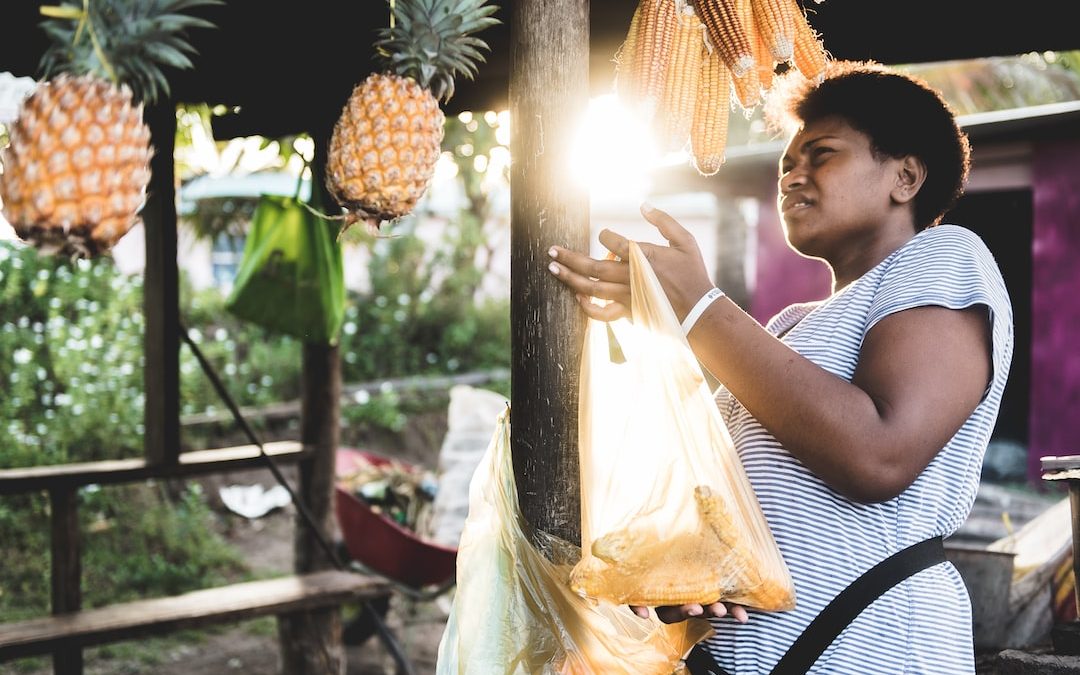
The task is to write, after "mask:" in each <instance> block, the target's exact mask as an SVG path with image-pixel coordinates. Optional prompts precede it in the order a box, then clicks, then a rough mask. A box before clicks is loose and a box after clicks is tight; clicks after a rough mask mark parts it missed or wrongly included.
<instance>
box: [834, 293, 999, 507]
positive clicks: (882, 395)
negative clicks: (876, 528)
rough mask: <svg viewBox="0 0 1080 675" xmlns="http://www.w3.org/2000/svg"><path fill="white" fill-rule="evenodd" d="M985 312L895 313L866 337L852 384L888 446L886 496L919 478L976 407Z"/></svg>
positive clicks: (986, 364)
mask: <svg viewBox="0 0 1080 675" xmlns="http://www.w3.org/2000/svg"><path fill="white" fill-rule="evenodd" d="M990 335H991V323H990V318H989V310H988V308H987V306H986V305H982V304H977V305H972V306H971V307H968V308H966V309H961V310H954V309H949V308H946V307H941V306H921V307H915V308H912V309H906V310H903V311H899V312H895V313H893V314H890V315H888V316H885V317H884V318H882V319H881V320H880V321H878V322H877V323H876V324H875V325H874V326H873V327H872V328H871V329H870V331H869V332H868V333H867V335H866V337H865V339H864V340H863V344H862V347H861V350H860V353H859V363H858V365H857V367H856V369H855V373H854V375H853V377H852V383H853V384H855V385H856V386H858V387H859V388H861V389H862V390H863V391H865V392H866V394H867V395H868V396H869V397H870V398H871V400H872V401H873V402H874V405H875V407H876V408H877V410H878V413H879V415H880V416H881V420H882V423H883V425H884V427H885V429H887V430H888V432H887V433H888V438H887V440H886V439H883V440H884V441H885V444H886V446H887V450H886V452H885V453H884V457H881V456H879V460H881V459H883V460H884V461H883V462H882V464H883V465H882V466H880V467H879V468H880V470H881V471H883V472H884V473H883V474H882V479H883V481H884V483H885V484H886V485H888V486H890V488H892V489H890V490H888V492H894V491H895V493H896V494H899V492H901V491H902V490H904V489H905V488H906V487H907V486H909V485H911V483H912V482H914V480H915V479H916V478H917V477H918V475H919V473H920V472H922V470H923V469H924V468H926V466H927V465H928V464H929V463H930V462H931V460H933V458H934V456H935V455H936V454H937V453H938V451H939V450H941V448H943V447H944V446H945V444H946V443H947V442H948V441H949V439H951V438H952V437H953V436H954V435H955V434H956V432H957V431H959V429H960V427H961V426H962V425H963V424H964V421H965V420H967V418H968V417H969V416H970V415H971V413H972V412H973V411H974V410H975V408H976V406H978V404H979V402H980V401H981V400H982V397H983V394H984V392H985V391H986V388H987V384H988V383H989V381H990V378H991V377H992V375H993V366H992V360H991V338H990Z"/></svg>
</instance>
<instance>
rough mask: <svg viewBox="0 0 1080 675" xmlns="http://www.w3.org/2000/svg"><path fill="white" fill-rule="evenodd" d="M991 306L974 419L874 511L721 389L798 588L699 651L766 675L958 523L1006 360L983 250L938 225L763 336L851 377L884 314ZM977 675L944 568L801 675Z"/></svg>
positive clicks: (989, 261)
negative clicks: (847, 601)
mask: <svg viewBox="0 0 1080 675" xmlns="http://www.w3.org/2000/svg"><path fill="white" fill-rule="evenodd" d="M927 305H936V306H944V307H949V308H952V309H962V308H966V307H972V306H980V305H981V306H984V307H985V308H988V317H989V320H990V321H992V324H993V325H992V339H993V367H994V372H993V381H992V382H991V384H990V386H989V387H988V388H987V390H986V392H985V393H984V396H983V400H982V402H981V403H980V404H979V406H978V407H977V408H976V409H975V412H974V413H973V414H972V415H971V417H970V418H968V420H967V421H966V422H965V423H964V425H963V427H961V429H960V431H958V432H957V433H956V435H955V436H954V437H953V438H952V439H951V440H950V441H949V442H948V444H947V445H946V446H945V447H944V448H943V449H942V450H941V451H940V452H939V453H938V454H937V456H936V457H935V458H934V460H933V461H932V462H931V463H930V464H929V466H927V467H926V469H925V470H924V471H923V472H922V473H921V474H920V475H919V477H918V478H917V479H916V480H915V482H914V483H913V484H912V485H911V486H910V487H908V488H907V489H906V490H905V491H904V492H903V493H902V494H900V495H899V496H897V497H895V498H893V499H890V500H889V501H886V502H882V503H878V504H861V503H858V502H854V501H852V500H850V499H848V498H846V497H844V496H842V495H840V494H838V493H836V492H835V491H833V490H832V489H831V488H829V487H828V486H827V485H825V484H824V483H823V482H822V481H821V480H820V479H819V478H818V477H817V476H815V475H814V474H813V473H811V472H810V471H809V470H808V469H807V468H806V467H805V466H803V464H802V463H801V462H800V461H799V460H798V459H795V458H794V457H792V456H791V455H790V454H789V453H788V452H787V451H785V450H784V449H783V448H782V447H781V446H780V444H779V443H777V441H776V439H775V438H773V436H772V435H771V434H769V432H767V431H766V430H765V429H764V428H763V427H762V426H761V425H760V424H759V423H758V422H757V421H756V420H755V419H754V418H753V417H751V416H750V414H749V413H748V412H747V411H746V409H745V408H744V407H743V406H742V405H741V404H740V403H739V402H738V401H737V400H736V399H735V398H734V397H733V396H731V394H730V393H729V392H727V390H726V389H724V388H723V387H721V388H720V389H719V390H718V391H717V395H716V399H717V404H718V405H719V407H720V411H721V413H722V414H723V417H724V420H725V422H726V423H727V425H728V429H729V430H730V432H731V436H732V439H733V440H734V443H735V447H736V449H737V450H738V452H739V456H740V458H741V459H742V462H743V465H744V466H745V468H746V472H747V475H748V476H749V479H750V482H751V483H752V484H753V487H754V490H755V492H756V494H757V497H758V500H759V501H760V503H761V507H762V510H763V511H764V513H765V517H766V518H767V520H768V522H769V526H770V527H771V528H772V531H773V534H774V536H775V537H776V542H777V544H778V545H779V547H780V550H781V551H782V553H783V555H784V560H785V561H786V562H787V565H788V567H789V569H790V571H791V574H792V577H793V578H794V581H795V590H796V602H797V607H796V608H795V609H794V610H792V611H790V612H775V613H767V612H757V611H750V612H749V614H750V620H749V622H748V623H746V624H745V625H741V624H738V623H737V622H736V621H734V620H733V619H730V618H725V619H713V620H712V623H713V626H714V628H715V629H716V635H715V637H713V638H711V639H710V640H709V641H708V642H707V643H706V648H707V649H708V650H709V651H710V652H711V653H712V655H713V657H714V658H715V659H716V661H717V663H718V664H719V665H720V666H722V667H723V668H724V669H725V670H726V671H727V672H728V673H731V674H732V675H752V674H755V673H768V672H769V671H770V670H771V669H772V667H773V666H774V665H775V664H776V662H777V661H779V660H780V657H781V656H782V655H783V654H784V652H785V651H786V650H787V648H788V647H789V646H790V645H791V643H792V642H793V641H794V640H795V638H796V637H797V636H798V635H799V634H800V633H801V632H802V631H803V629H804V628H805V627H806V626H807V624H809V623H810V621H811V620H812V619H813V618H814V617H815V616H816V615H817V614H818V613H819V612H820V611H821V610H822V608H823V607H825V605H826V604H828V602H829V601H830V600H831V599H832V598H833V597H834V596H835V595H836V594H838V593H839V592H840V591H841V590H843V588H844V587H845V586H847V585H848V584H849V583H850V582H851V581H852V580H854V579H855V578H856V577H858V576H859V575H860V574H862V573H863V572H865V571H866V570H867V569H869V568H870V567H872V566H873V565H874V564H876V563H877V562H879V561H880V560H882V559H883V558H886V557H888V556H889V555H892V554H893V553H895V552H897V551H899V550H900V549H903V548H905V547H907V546H909V545H911V544H914V543H916V542H919V541H922V540H923V539H926V538H928V537H931V536H934V535H943V536H948V535H949V534H951V533H952V532H954V531H955V530H956V529H957V527H959V526H960V524H961V523H963V521H964V520H965V519H966V518H967V515H968V513H969V511H970V510H971V507H972V505H973V503H974V500H975V493H976V490H977V489H978V485H979V475H980V470H981V467H982V460H983V453H984V451H985V449H986V444H987V441H989V440H990V434H991V432H992V431H993V428H994V422H995V420H996V418H997V414H998V408H999V406H1000V403H1001V395H1002V391H1003V390H1004V388H1005V380H1006V378H1007V376H1008V371H1009V364H1010V362H1011V359H1012V347H1013V326H1012V308H1011V304H1010V301H1009V296H1008V293H1007V291H1006V288H1005V284H1004V281H1003V280H1002V277H1001V273H1000V271H999V270H998V267H997V264H996V262H995V260H994V258H993V256H992V255H991V253H990V251H989V250H988V249H987V248H986V246H985V245H984V244H983V242H982V240H981V239H979V237H978V236H976V235H975V234H974V233H972V232H971V231H970V230H967V229H964V228H961V227H957V226H954V225H939V226H937V227H932V228H928V229H926V230H923V231H921V232H919V233H918V234H916V235H915V236H914V237H913V238H912V239H910V240H909V241H908V242H906V243H905V244H904V245H903V246H901V247H900V248H899V249H897V250H896V251H894V252H893V253H892V254H891V255H889V257H887V258H886V259H885V260H883V261H882V262H881V263H879V264H878V265H877V266H876V267H875V268H873V269H872V270H870V271H869V272H867V273H866V274H864V275H863V276H862V277H860V278H859V279H858V280H856V281H855V282H853V283H851V284H849V285H848V286H847V287H846V288H844V289H842V290H840V291H839V292H837V293H836V294H834V295H833V296H831V297H830V298H828V299H826V300H824V301H821V302H815V303H807V304H799V305H793V306H791V307H788V308H786V309H785V310H783V311H782V312H780V313H779V314H778V315H776V316H775V317H774V318H773V319H772V320H771V321H770V322H769V324H768V326H767V327H766V328H767V330H769V331H770V332H771V333H772V334H774V335H782V338H781V339H782V340H783V342H784V343H785V344H787V345H788V346H790V347H791V348H792V349H794V350H796V351H797V352H799V353H800V354H802V355H803V356H805V357H807V358H808V359H810V360H811V361H813V362H814V363H816V364H818V365H819V366H821V367H822V368H824V369H825V370H827V371H829V372H830V373H833V374H834V375H836V376H838V377H841V378H843V379H845V380H848V381H850V380H851V377H852V375H853V373H854V372H855V366H856V364H857V363H858V359H859V348H860V346H861V344H862V340H863V337H864V336H865V335H866V334H867V332H868V331H869V330H870V329H871V328H872V327H873V326H874V325H875V324H876V323H877V322H878V321H879V320H881V319H882V318H884V317H885V316H888V315H889V314H892V313H894V312H899V311H902V310H905V309H910V308H913V307H919V306H927ZM974 670H975V663H974V654H973V646H972V634H971V606H970V601H969V598H968V595H967V591H966V590H965V587H964V583H963V580H962V579H961V577H960V575H959V573H958V572H957V571H956V568H954V567H953V566H952V564H951V563H942V564H939V565H936V566H934V567H931V568H929V569H927V570H925V571H923V572H920V573H919V574H916V575H915V576H913V577H911V578H909V579H908V580H907V581H905V582H903V583H901V584H899V585H897V586H895V587H894V588H892V589H891V590H889V591H888V592H886V593H885V594H884V595H882V596H881V597H880V598H878V599H877V600H876V601H875V602H874V603H873V604H871V605H870V606H869V607H868V608H867V609H866V610H865V611H864V612H863V613H862V614H861V615H860V616H859V617H858V618H856V619H855V621H854V622H853V623H852V624H850V625H849V626H848V627H847V628H845V629H844V631H843V633H841V634H840V636H839V637H838V638H837V639H836V641H835V642H833V644H832V645H831V646H830V647H829V648H828V649H827V650H826V651H825V652H824V653H823V654H822V655H821V657H820V658H819V659H818V661H817V663H816V664H815V665H814V667H813V669H812V670H811V671H810V672H812V673H844V674H860V675H869V674H872V673H881V674H882V675H897V674H898V673H948V674H949V675H960V674H963V673H973V672H974Z"/></svg>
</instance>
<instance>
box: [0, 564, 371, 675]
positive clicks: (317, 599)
mask: <svg viewBox="0 0 1080 675" xmlns="http://www.w3.org/2000/svg"><path fill="white" fill-rule="evenodd" d="M388 590H389V586H388V585H387V583H386V582H385V581H383V580H380V579H376V578H374V577H369V576H364V575H361V574H356V573H353V572H341V571H337V570H329V571H325V572H319V573H316V574H309V575H302V576H286V577H279V578H276V579H265V580H262V581H249V582H244V583H239V584H233V585H232V586H224V587H220V588H206V589H203V590H199V591H192V592H190V593H184V594H183V595H174V596H170V597H164V598H154V599H151V600H135V601H133V602H128V603H123V604H117V605H109V606H106V607H100V608H97V609H88V610H83V611H80V612H75V613H72V614H67V615H61V616H52V617H44V618H41V619H30V620H27V621H20V622H15V623H6V624H4V625H3V626H4V630H3V631H0V662H2V661H5V660H8V659H15V658H22V657H26V656H34V655H37V654H47V653H49V651H51V650H53V649H57V648H70V647H71V646H72V645H81V646H83V645H92V644H102V643H106V642H115V641H119V640H132V639H135V638H139V637H142V636H144V635H151V634H158V633H163V632H168V631H174V630H178V629H181V628H198V627H201V626H208V625H213V624H218V623H225V622H233V621H243V620H247V619H253V618H256V617H260V616H266V615H269V614H278V615H281V614H287V613H291V612H297V611H304V610H311V609H315V608H318V607H327V606H337V605H340V604H341V603H343V602H348V601H350V600H358V599H367V598H374V597H379V596H381V595H385V594H386V593H387V591H388ZM285 672H289V671H285Z"/></svg>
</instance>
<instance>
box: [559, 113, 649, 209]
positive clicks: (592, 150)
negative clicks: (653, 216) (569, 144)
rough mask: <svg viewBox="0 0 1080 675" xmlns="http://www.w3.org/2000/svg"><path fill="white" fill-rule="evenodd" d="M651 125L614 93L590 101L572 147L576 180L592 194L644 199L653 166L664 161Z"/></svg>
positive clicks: (595, 197)
mask: <svg viewBox="0 0 1080 675" xmlns="http://www.w3.org/2000/svg"><path fill="white" fill-rule="evenodd" d="M662 160H663V157H662V155H661V154H660V152H659V151H658V150H657V148H656V144H655V142H654V141H653V138H652V133H651V131H650V129H649V128H648V126H647V125H645V124H643V123H642V121H641V120H640V119H638V118H636V117H635V116H634V115H633V114H632V113H631V112H630V111H629V110H627V109H626V108H624V107H623V106H622V104H620V103H619V101H618V100H617V99H616V98H615V96H614V95H606V96H600V97H597V98H594V99H592V100H590V101H589V108H588V111H587V112H586V114H585V117H584V120H583V121H582V123H581V125H580V127H579V129H578V133H577V134H576V136H575V140H574V147H573V150H572V151H571V164H572V172H573V176H574V178H575V180H577V181H581V182H584V184H585V185H586V187H587V188H588V189H589V191H590V193H591V196H592V198H593V199H594V200H595V199H612V198H616V197H618V198H619V199H628V200H636V201H640V200H641V199H642V198H643V197H644V196H645V195H646V194H647V193H648V191H649V188H650V177H649V174H650V172H651V170H652V169H653V168H654V167H656V166H659V165H660V164H661V163H662Z"/></svg>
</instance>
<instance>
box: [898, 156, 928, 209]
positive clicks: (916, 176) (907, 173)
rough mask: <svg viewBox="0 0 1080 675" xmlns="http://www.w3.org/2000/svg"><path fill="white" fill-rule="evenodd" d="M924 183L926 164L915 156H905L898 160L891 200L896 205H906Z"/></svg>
mask: <svg viewBox="0 0 1080 675" xmlns="http://www.w3.org/2000/svg"><path fill="white" fill-rule="evenodd" d="M925 181H926V164H924V163H923V161H922V160H921V159H919V158H918V157H916V156H915V155H905V156H904V157H903V159H901V160H900V164H899V166H898V167H897V171H896V183H895V184H894V185H893V189H892V194H891V196H892V198H893V201H895V202H896V203H898V204H906V203H908V202H910V201H911V200H912V199H914V198H915V195H917V194H919V189H920V188H922V184H923V182H925Z"/></svg>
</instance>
